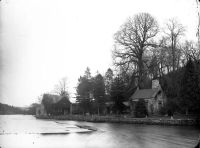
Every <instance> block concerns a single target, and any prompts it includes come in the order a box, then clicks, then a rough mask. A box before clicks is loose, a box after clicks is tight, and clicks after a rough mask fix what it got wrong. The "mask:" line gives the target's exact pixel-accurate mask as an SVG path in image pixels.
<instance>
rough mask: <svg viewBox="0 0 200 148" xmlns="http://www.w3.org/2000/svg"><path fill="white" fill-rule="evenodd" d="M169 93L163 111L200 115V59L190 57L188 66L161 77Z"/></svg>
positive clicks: (163, 85) (163, 86) (162, 83)
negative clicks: (195, 59) (194, 59)
mask: <svg viewBox="0 0 200 148" xmlns="http://www.w3.org/2000/svg"><path fill="white" fill-rule="evenodd" d="M161 86H162V88H163V90H164V92H165V94H166V95H167V102H166V105H165V108H164V110H163V113H166V112H167V111H168V114H173V113H174V112H179V113H182V114H186V115H187V114H196V115H200V61H193V60H191V59H189V61H188V62H187V64H186V66H184V67H182V68H180V69H179V70H176V71H174V72H170V73H168V74H167V75H164V76H163V77H161Z"/></svg>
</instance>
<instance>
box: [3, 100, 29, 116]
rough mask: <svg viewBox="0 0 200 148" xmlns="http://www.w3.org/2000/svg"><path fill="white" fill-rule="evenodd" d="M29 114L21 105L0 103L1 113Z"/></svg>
mask: <svg viewBox="0 0 200 148" xmlns="http://www.w3.org/2000/svg"><path fill="white" fill-rule="evenodd" d="M11 114H27V110H26V109H24V108H21V107H15V106H10V105H7V104H2V103H0V115H11Z"/></svg>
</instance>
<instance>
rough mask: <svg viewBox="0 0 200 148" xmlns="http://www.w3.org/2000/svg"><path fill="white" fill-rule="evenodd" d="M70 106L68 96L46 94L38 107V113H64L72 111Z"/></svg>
mask: <svg viewBox="0 0 200 148" xmlns="http://www.w3.org/2000/svg"><path fill="white" fill-rule="evenodd" d="M70 107H71V102H70V101H69V99H68V98H67V97H65V96H64V97H62V96H58V95H52V94H44V95H43V98H42V102H41V104H40V106H39V107H37V108H36V115H37V116H39V115H44V116H45V115H64V114H68V113H70Z"/></svg>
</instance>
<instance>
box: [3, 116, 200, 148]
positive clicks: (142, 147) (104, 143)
mask: <svg viewBox="0 0 200 148" xmlns="http://www.w3.org/2000/svg"><path fill="white" fill-rule="evenodd" d="M199 134H200V129H199V128H196V127H178V126H158V125H135V124H119V123H91V122H79V121H61V120H59V121H58V120H41V119H36V118H35V117H33V116H29V115H2V116H0V147H1V148H8V147H9V148H10V147H13V148H16V147H20V148H22V147H39V148H41V147H52V148H55V147H61V148H67V147H68V148H73V147H75V148H101V147H103V148H122V147H124V148H192V147H194V145H195V144H196V143H197V139H198V135H199Z"/></svg>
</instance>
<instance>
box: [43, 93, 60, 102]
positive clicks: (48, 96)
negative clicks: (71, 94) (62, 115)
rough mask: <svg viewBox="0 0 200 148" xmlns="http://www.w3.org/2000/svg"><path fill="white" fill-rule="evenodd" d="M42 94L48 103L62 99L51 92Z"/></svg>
mask: <svg viewBox="0 0 200 148" xmlns="http://www.w3.org/2000/svg"><path fill="white" fill-rule="evenodd" d="M44 96H45V98H48V101H49V103H52V104H54V103H57V102H59V101H60V100H61V99H62V97H61V96H58V95H53V94H44ZM44 96H43V98H44Z"/></svg>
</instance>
